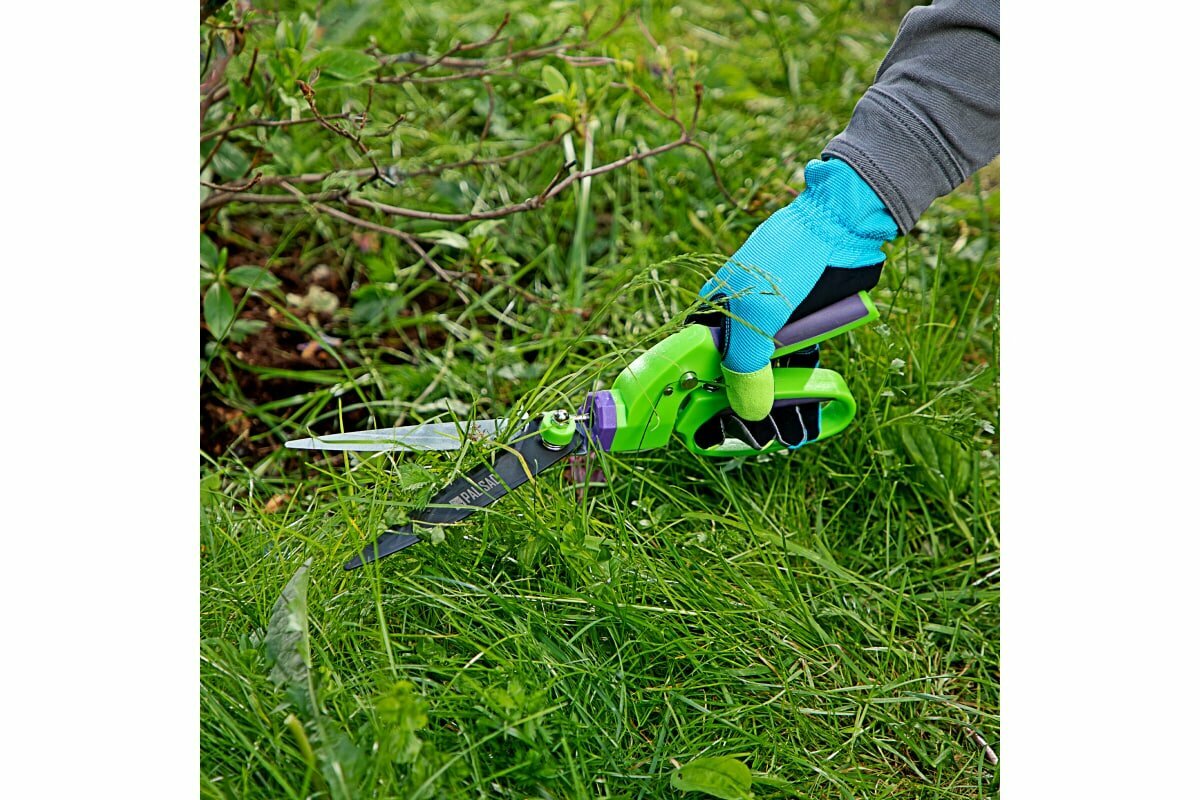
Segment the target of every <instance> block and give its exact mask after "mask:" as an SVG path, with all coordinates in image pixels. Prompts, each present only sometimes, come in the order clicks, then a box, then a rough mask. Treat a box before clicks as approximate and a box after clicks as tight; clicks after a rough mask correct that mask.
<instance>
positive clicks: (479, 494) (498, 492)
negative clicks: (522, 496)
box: [346, 419, 587, 570]
mask: <svg viewBox="0 0 1200 800" xmlns="http://www.w3.org/2000/svg"><path fill="white" fill-rule="evenodd" d="M540 424H541V420H540V419H536V420H533V421H532V422H530V423H529V424H528V425H526V426H525V428H524V430H522V431H521V432H520V433H519V434H518V435H517V439H516V440H515V441H514V442H513V443H512V444H510V445H509V446H508V447H506V448H505V449H504V450H503V451H502V452H501V453H500V454H499V455H498V456H496V458H495V460H494V461H493V462H492V463H491V464H481V465H480V466H478V467H476V468H475V469H474V470H472V471H471V472H470V473H468V474H466V475H464V476H463V477H461V478H459V479H457V480H455V481H454V482H452V483H451V484H450V485H448V486H446V488H444V489H442V490H441V491H440V492H438V493H437V494H435V495H434V496H433V498H432V499H431V500H430V501H429V504H428V505H427V506H426V507H425V508H423V509H421V510H420V511H418V512H417V513H415V514H413V516H412V521H411V522H408V523H405V524H403V525H396V526H393V527H391V528H388V530H387V531H386V532H385V533H383V535H381V536H380V537H379V538H378V539H377V540H375V542H374V543H373V544H371V545H370V546H368V547H367V548H366V549H365V550H363V551H362V553H360V554H359V555H357V556H355V557H354V558H352V559H350V560H349V561H348V562H346V569H348V570H349V569H357V568H358V567H361V566H362V565H363V564H366V563H369V562H371V561H377V560H379V559H381V558H385V557H387V556H390V555H392V554H393V553H398V552H400V551H401V550H403V549H404V548H406V547H411V546H412V545H414V544H416V543H417V542H419V541H421V539H420V538H419V537H417V536H416V535H415V534H416V532H418V531H419V530H420V529H421V526H422V525H443V524H447V523H451V522H459V521H460V520H463V519H465V518H466V517H468V516H470V515H471V514H473V513H474V512H476V511H478V510H479V509H481V508H486V507H487V506H490V505H491V504H492V503H494V502H496V501H497V500H499V499H500V498H501V497H504V495H506V494H508V493H509V492H511V491H512V490H513V489H516V488H517V487H518V486H520V485H521V484H523V483H525V482H526V481H528V480H529V479H530V478H533V477H536V476H537V475H538V474H539V473H542V472H545V471H546V470H547V469H549V468H550V467H551V466H553V465H554V464H556V463H558V462H559V461H562V460H563V459H564V458H566V457H567V456H569V455H572V454H574V453H578V452H580V451H582V450H584V449H586V444H587V436H586V435H585V433H584V431H583V430H582V429H581V428H580V426H579V424H578V423H576V425H575V437H574V438H573V439H571V442H570V444H568V445H566V446H565V447H562V448H558V449H555V448H552V447H547V446H546V444H545V442H543V441H542V437H541V435H540V434H539V430H538V429H539V426H540Z"/></svg>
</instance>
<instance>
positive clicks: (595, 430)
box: [580, 389, 617, 453]
mask: <svg viewBox="0 0 1200 800" xmlns="http://www.w3.org/2000/svg"><path fill="white" fill-rule="evenodd" d="M580 413H582V414H587V415H588V417H589V419H590V422H589V425H588V427H589V428H590V429H591V434H592V439H593V440H594V441H595V442H596V445H597V446H599V448H600V449H601V450H603V451H604V452H606V453H607V452H608V451H609V450H611V449H612V443H613V439H614V438H615V437H616V435H617V404H616V401H614V400H613V396H612V392H610V391H608V390H607V389H606V390H604V391H602V392H590V393H589V394H588V396H587V398H586V399H585V400H584V401H583V408H582V409H580Z"/></svg>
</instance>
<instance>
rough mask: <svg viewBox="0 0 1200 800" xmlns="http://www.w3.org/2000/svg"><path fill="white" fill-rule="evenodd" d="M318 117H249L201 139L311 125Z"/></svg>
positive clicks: (347, 116) (342, 116)
mask: <svg viewBox="0 0 1200 800" xmlns="http://www.w3.org/2000/svg"><path fill="white" fill-rule="evenodd" d="M357 116H358V115H357V114H326V115H325V119H327V120H329V119H353V118H354V117H357ZM320 121H321V120H320V119H318V118H316V117H301V118H300V119H248V120H245V121H244V122H238V123H236V124H234V125H227V126H225V127H224V128H217V129H216V130H212V131H209V132H208V133H205V134H202V135H201V136H200V141H202V142H207V141H208V140H209V139H214V138H216V137H217V136H222V135H224V134H226V133H229V132H231V131H238V130H241V129H242V128H287V127H289V126H291V125H309V124H311V123H313V122H320Z"/></svg>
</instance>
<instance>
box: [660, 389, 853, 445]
mask: <svg viewBox="0 0 1200 800" xmlns="http://www.w3.org/2000/svg"><path fill="white" fill-rule="evenodd" d="M775 399H776V400H796V399H805V400H815V401H820V402H822V403H823V405H822V407H821V433H820V435H818V436H817V438H816V439H813V440H812V442H819V441H822V440H824V439H828V438H829V437H830V436H833V435H835V434H838V433H841V432H842V431H843V430H844V429H845V428H846V426H847V425H849V424H850V422H851V420H853V419H854V413H855V411H856V410H857V406H856V404H855V402H854V396H853V395H852V394H850V389H849V388H848V387H847V386H846V381H845V380H843V379H842V376H841V375H839V374H838V373H836V372H834V371H833V370H829V369H804V368H780V369H776V370H775ZM728 408H729V398H728V397H727V396H726V394H725V392H713V393H707V392H706V393H704V394H703V395H702V396H698V397H695V398H694V399H693V400H692V402H691V403H689V404H688V405H687V407H686V408H685V409H683V411H682V413H680V415H679V421H678V423H677V424H676V426H675V428H676V430H677V431H678V432H679V435H680V436H681V437H683V443H684V445H686V446H687V448H688V449H689V450H691V451H692V452H693V453H697V454H699V455H704V456H746V455H754V454H756V453H773V452H776V451H778V450H784V449H786V446H785V445H784V444H782V443H781V442H778V441H775V442H771V443H770V444H769V445H767V446H766V447H764V448H762V449H758V448H755V447H751V446H750V445H747V444H743V443H741V442H730V443H728V444H721V445H717V446H715V447H709V448H703V447H700V446H699V445H697V444H696V438H695V437H696V431H697V430H698V429H699V428H700V426H701V425H703V424H704V423H705V422H708V421H709V420H710V419H712V418H713V417H715V416H716V415H717V414H720V413H722V412H724V411H725V410H726V409H728ZM808 443H809V444H811V442H808Z"/></svg>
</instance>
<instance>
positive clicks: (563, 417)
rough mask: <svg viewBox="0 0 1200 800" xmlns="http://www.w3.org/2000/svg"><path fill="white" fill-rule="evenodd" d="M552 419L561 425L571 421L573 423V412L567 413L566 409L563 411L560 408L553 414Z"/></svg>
mask: <svg viewBox="0 0 1200 800" xmlns="http://www.w3.org/2000/svg"><path fill="white" fill-rule="evenodd" d="M551 417H552V418H553V419H554V421H555V422H557V423H558V424H559V425H562V424H564V423H566V422H570V421H571V412H569V411H566V410H564V409H561V408H560V409H558V410H557V411H555V412H553V413H552V414H551Z"/></svg>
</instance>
